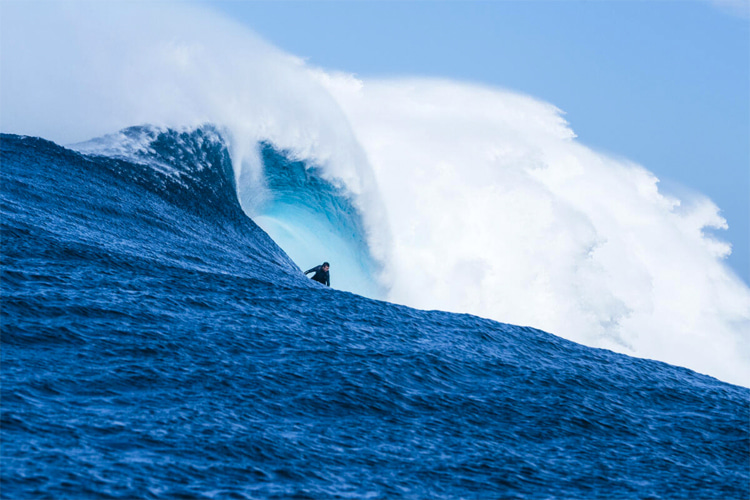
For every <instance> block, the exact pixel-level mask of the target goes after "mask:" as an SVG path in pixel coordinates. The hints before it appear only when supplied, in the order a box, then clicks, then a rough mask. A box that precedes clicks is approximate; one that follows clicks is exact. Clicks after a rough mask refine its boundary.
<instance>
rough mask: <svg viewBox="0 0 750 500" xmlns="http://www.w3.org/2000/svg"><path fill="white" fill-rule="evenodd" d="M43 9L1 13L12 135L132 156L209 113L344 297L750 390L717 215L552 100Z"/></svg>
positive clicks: (173, 20) (205, 23)
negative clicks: (589, 134)
mask: <svg viewBox="0 0 750 500" xmlns="http://www.w3.org/2000/svg"><path fill="white" fill-rule="evenodd" d="M48 7H49V8H47V6H45V9H44V10H42V9H33V8H29V7H27V6H24V5H22V4H15V3H14V4H3V6H2V9H3V25H2V27H3V29H2V35H1V36H2V46H3V51H2V56H1V57H2V67H3V71H2V75H1V76H0V78H1V79H2V80H1V82H2V93H1V95H0V99H1V100H0V105H1V106H2V127H3V132H12V133H17V134H25V135H32V136H39V137H44V138H47V139H50V140H53V141H55V142H57V143H60V144H67V145H71V146H72V147H73V148H74V149H77V150H78V151H81V152H85V153H88V154H94V153H96V154H102V155H109V156H110V157H115V158H121V159H127V158H131V159H132V158H134V157H137V156H138V155H143V154H145V153H147V152H148V147H149V146H148V141H145V142H144V139H143V137H140V138H139V137H136V136H134V135H133V136H132V137H126V136H124V135H123V133H122V132H119V131H120V130H124V129H127V128H128V127H131V126H133V125H144V124H148V125H149V126H151V127H154V128H153V130H156V131H159V130H166V129H173V130H184V131H194V130H196V129H198V128H199V127H201V126H204V125H206V124H210V125H211V126H213V127H216V130H217V132H216V133H217V134H218V135H219V136H221V137H222V138H223V140H225V141H226V143H227V145H228V150H229V154H230V157H231V161H232V166H233V171H234V176H235V182H236V192H237V196H238V198H239V201H240V203H241V206H242V208H243V210H244V212H245V213H246V214H247V215H248V216H250V217H251V218H252V219H253V220H255V221H256V222H257V223H258V224H259V225H260V227H262V228H263V229H264V230H265V231H266V232H267V233H268V234H269V235H270V236H271V238H273V239H274V240H275V241H276V242H277V243H278V244H279V245H280V246H281V248H283V250H284V251H285V252H286V253H287V254H288V255H289V256H290V257H291V258H292V260H293V261H294V262H295V263H296V265H298V266H300V267H302V268H304V269H307V268H309V267H312V266H313V265H316V264H318V263H320V262H322V261H323V260H328V261H330V262H331V263H332V284H333V286H334V287H335V288H338V289H342V290H347V291H351V292H355V293H359V294H362V295H365V296H368V297H371V298H376V299H383V300H387V301H389V302H393V303H398V304H404V305H407V306H411V307H416V308H420V309H439V310H443V311H451V312H459V313H470V314H474V315H477V316H481V317H485V318H490V319H494V320H500V321H503V322H507V323H512V324H519V325H529V326H533V327H535V328H540V329H542V330H545V331H549V332H554V333H555V334H557V335H560V336H562V337H564V338H567V339H570V340H573V341H576V342H580V343H583V344H585V345H587V346H592V347H602V348H607V349H611V350H614V351H617V352H621V353H625V354H629V355H633V356H637V357H641V358H647V359H656V360H661V361H665V362H668V363H671V364H675V365H679V366H684V367H688V368H691V369H693V370H696V371H698V372H701V373H705V374H709V375H712V376H715V377H718V378H719V379H721V380H724V381H728V382H732V383H736V384H741V385H744V386H750V354H749V353H750V346H749V345H748V335H749V334H748V332H750V290H749V289H748V287H747V285H745V284H744V283H743V282H742V281H741V280H740V279H739V278H738V277H737V276H736V275H734V273H733V272H732V271H731V270H730V269H729V268H728V266H727V265H726V264H725V262H724V259H725V258H726V256H727V255H728V254H729V253H730V251H731V246H730V245H729V244H728V243H726V242H723V241H720V240H719V239H717V238H716V237H715V236H714V234H715V233H714V232H713V231H712V230H714V229H721V228H725V227H726V222H725V221H724V219H723V218H722V217H721V215H720V209H719V207H718V206H717V205H716V204H715V203H714V202H712V201H711V200H709V199H707V198H705V197H703V196H700V195H696V196H694V197H693V198H691V199H685V198H682V199H678V198H677V197H673V196H668V195H665V194H664V193H662V192H660V190H659V181H658V179H657V178H656V177H655V176H654V175H653V174H652V173H651V172H649V171H648V170H647V169H646V168H645V167H644V166H641V165H637V164H634V163H633V162H630V161H628V160H626V159H623V158H615V157H612V156H611V155H607V154H602V153H600V152H597V151H594V150H592V149H591V148H588V147H586V146H585V145H583V144H581V143H580V142H578V141H577V140H576V136H575V133H574V131H573V127H571V125H570V124H568V123H567V122H566V121H565V119H564V114H563V112H562V111H561V110H559V109H557V108H556V107H555V106H554V105H551V104H548V103H544V102H541V101H539V100H537V99H535V98H533V97H531V96H526V95H521V94H518V93H516V92H510V91H506V90H503V89H498V88H491V87H487V86H483V85H479V84H473V83H466V82H455V81H448V80H440V79H425V78H408V77H404V78H390V79H372V78H358V77H356V76H355V75H350V74H346V73H341V72H338V71H336V70H329V69H323V68H317V67H312V66H311V65H309V64H307V63H306V62H305V61H304V60H302V59H300V58H298V57H296V56H293V55H289V54H286V53H284V52H282V51H280V50H278V49H276V48H275V47H273V46H271V45H269V44H268V43H266V42H264V41H263V40H261V39H260V38H258V37H257V36H256V35H254V34H253V33H251V32H250V31H248V30H247V29H246V28H244V27H242V26H239V25H237V24H235V23H233V22H231V21H229V20H227V19H224V18H222V17H221V16H218V15H216V14H214V13H212V12H211V11H208V10H205V9H202V8H199V7H194V6H186V5H181V6H177V5H158V6H153V5H129V6H123V5H119V6H116V7H114V8H110V7H109V6H107V7H103V6H98V5H87V6H86V8H85V9H84V8H82V7H81V5H79V4H67V3H63V4H60V5H50V6H48ZM113 9H114V10H113ZM113 12H116V15H115V14H113ZM30 26H31V27H32V28H29V27H30ZM151 133H152V134H153V133H154V132H151ZM131 135H132V134H131ZM92 138H98V139H96V140H95V141H91V139H92ZM144 148H145V149H144ZM274 155H276V160H274V158H275V157H274ZM274 165H275V166H276V167H277V168H274ZM310 186H313V187H314V189H312V190H311V189H309V188H310ZM310 192H315V193H316V196H315V197H312V198H311V197H309V196H307V195H309V193H310Z"/></svg>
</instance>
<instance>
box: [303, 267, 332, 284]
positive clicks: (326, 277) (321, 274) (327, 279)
mask: <svg viewBox="0 0 750 500" xmlns="http://www.w3.org/2000/svg"><path fill="white" fill-rule="evenodd" d="M313 271H315V275H313V277H312V279H314V280H315V281H317V282H318V283H323V284H324V285H325V286H331V275H330V274H329V273H328V271H323V266H322V265H321V266H315V267H313V268H312V269H310V270H309V271H305V274H310V273H311V272H313Z"/></svg>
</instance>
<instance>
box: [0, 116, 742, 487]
mask: <svg viewBox="0 0 750 500" xmlns="http://www.w3.org/2000/svg"><path fill="white" fill-rule="evenodd" d="M129 135H130V136H132V137H136V138H138V140H140V141H142V140H144V137H145V138H146V139H147V142H148V144H147V147H145V148H144V149H142V150H140V152H139V153H138V154H137V155H131V157H130V159H126V157H125V156H121V157H116V156H117V155H113V154H109V155H107V156H102V155H100V154H93V153H90V154H82V153H80V152H76V151H73V150H70V149H66V148H63V147H61V146H58V145H56V144H53V143H51V142H48V141H46V140H44V139H40V138H33V137H19V136H13V135H2V138H1V141H0V151H1V154H2V156H1V160H2V167H1V168H0V175H1V177H2V184H0V194H1V199H0V201H1V205H0V209H1V210H2V281H1V286H2V365H1V367H0V370H1V373H2V387H1V391H2V392H1V396H2V399H1V405H0V409H1V414H2V420H1V422H0V437H1V450H0V453H1V455H2V471H1V472H0V474H1V476H0V480H1V482H0V495H1V496H2V497H3V498H154V499H161V498H216V499H222V498H315V499H317V498H373V499H374V498H414V499H423V498H430V499H432V498H435V499H437V498H449V499H455V498H467V499H474V498H664V499H672V498H688V499H696V498H723V499H729V498H736V499H742V498H749V497H750V429H749V423H750V390H748V389H746V388H743V387H738V386H734V385H730V384H727V383H723V382H721V381H718V380H716V379H714V378H711V377H709V376H705V375H700V374H697V373H695V372H693V371H690V370H688V369H685V368H679V367H674V366H670V365H667V364H664V363H661V362H656V361H649V360H643V359H636V358H631V357H628V356H624V355H620V354H615V353H612V352H609V351H606V350H600V349H592V348H588V347H584V346H582V345H579V344H576V343H573V342H570V341H567V340H564V339H562V338H559V337H556V336H554V335H551V334H548V333H545V332H542V331H539V330H535V329H533V328H529V327H519V326H513V325H508V324H502V323H498V322H495V321H490V320H486V319H482V318H478V317H474V316H470V315H460V314H449V313H444V312H439V311H419V310H415V309H410V308H407V307H403V306H397V305H393V304H389V303H386V302H380V301H376V300H371V299H367V298H364V297H361V296H357V295H354V294H351V293H347V292H342V291H338V290H335V289H329V288H326V287H323V286H319V285H318V284H316V283H313V282H311V281H310V280H309V279H307V278H306V277H305V276H304V275H303V274H302V273H301V271H300V270H299V269H298V268H297V266H296V265H295V264H294V263H293V262H292V260H291V259H290V258H289V257H287V256H286V254H285V253H284V252H283V251H282V250H281V249H280V248H279V247H278V246H277V245H276V244H275V243H274V241H273V240H272V239H271V238H270V237H269V236H268V235H267V234H266V233H265V232H263V231H262V230H261V229H260V228H259V227H258V226H257V225H256V224H255V223H254V222H253V221H252V220H250V219H249V218H248V217H247V216H246V215H245V214H244V212H243V211H242V208H241V207H240V203H239V201H238V198H237V194H236V186H235V185H234V174H233V171H232V166H231V163H230V159H229V154H228V152H227V148H226V145H225V142H224V141H223V139H222V138H221V135H220V134H219V133H218V132H217V131H215V130H213V129H212V128H210V127H205V128H202V129H198V130H196V131H193V132H177V131H172V130H156V129H138V128H136V129H131V130H129V131H125V132H123V137H128V136H129ZM264 147H266V148H271V149H270V150H266V154H265V159H266V161H269V159H273V158H278V155H280V154H281V153H280V152H274V151H272V146H271V145H265V146H264ZM325 189H328V188H325ZM292 198H293V197H287V198H285V200H286V203H287V205H292V206H293V205H294V202H293V199H292ZM329 205H330V204H328V203H321V205H320V206H329ZM351 221H352V222H351V228H353V229H354V230H355V231H356V225H357V222H356V219H351ZM333 264H334V265H333V268H332V272H333V277H332V281H333V284H334V285H335V277H336V274H335V272H336V267H335V262H334V263H333Z"/></svg>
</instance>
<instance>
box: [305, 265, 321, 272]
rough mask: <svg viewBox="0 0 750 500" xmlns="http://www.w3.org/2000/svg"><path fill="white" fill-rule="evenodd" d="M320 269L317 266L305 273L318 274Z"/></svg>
mask: <svg viewBox="0 0 750 500" xmlns="http://www.w3.org/2000/svg"><path fill="white" fill-rule="evenodd" d="M318 269H320V266H315V267H313V268H312V269H310V270H309V271H305V274H310V273H314V272H317V270H318Z"/></svg>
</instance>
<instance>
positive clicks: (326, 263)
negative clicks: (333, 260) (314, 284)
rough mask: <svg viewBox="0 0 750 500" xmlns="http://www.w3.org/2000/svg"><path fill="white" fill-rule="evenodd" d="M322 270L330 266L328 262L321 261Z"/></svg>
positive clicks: (326, 269)
mask: <svg viewBox="0 0 750 500" xmlns="http://www.w3.org/2000/svg"><path fill="white" fill-rule="evenodd" d="M322 267H323V271H328V269H329V268H330V267H331V265H330V264H329V263H328V262H323V266H322Z"/></svg>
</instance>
